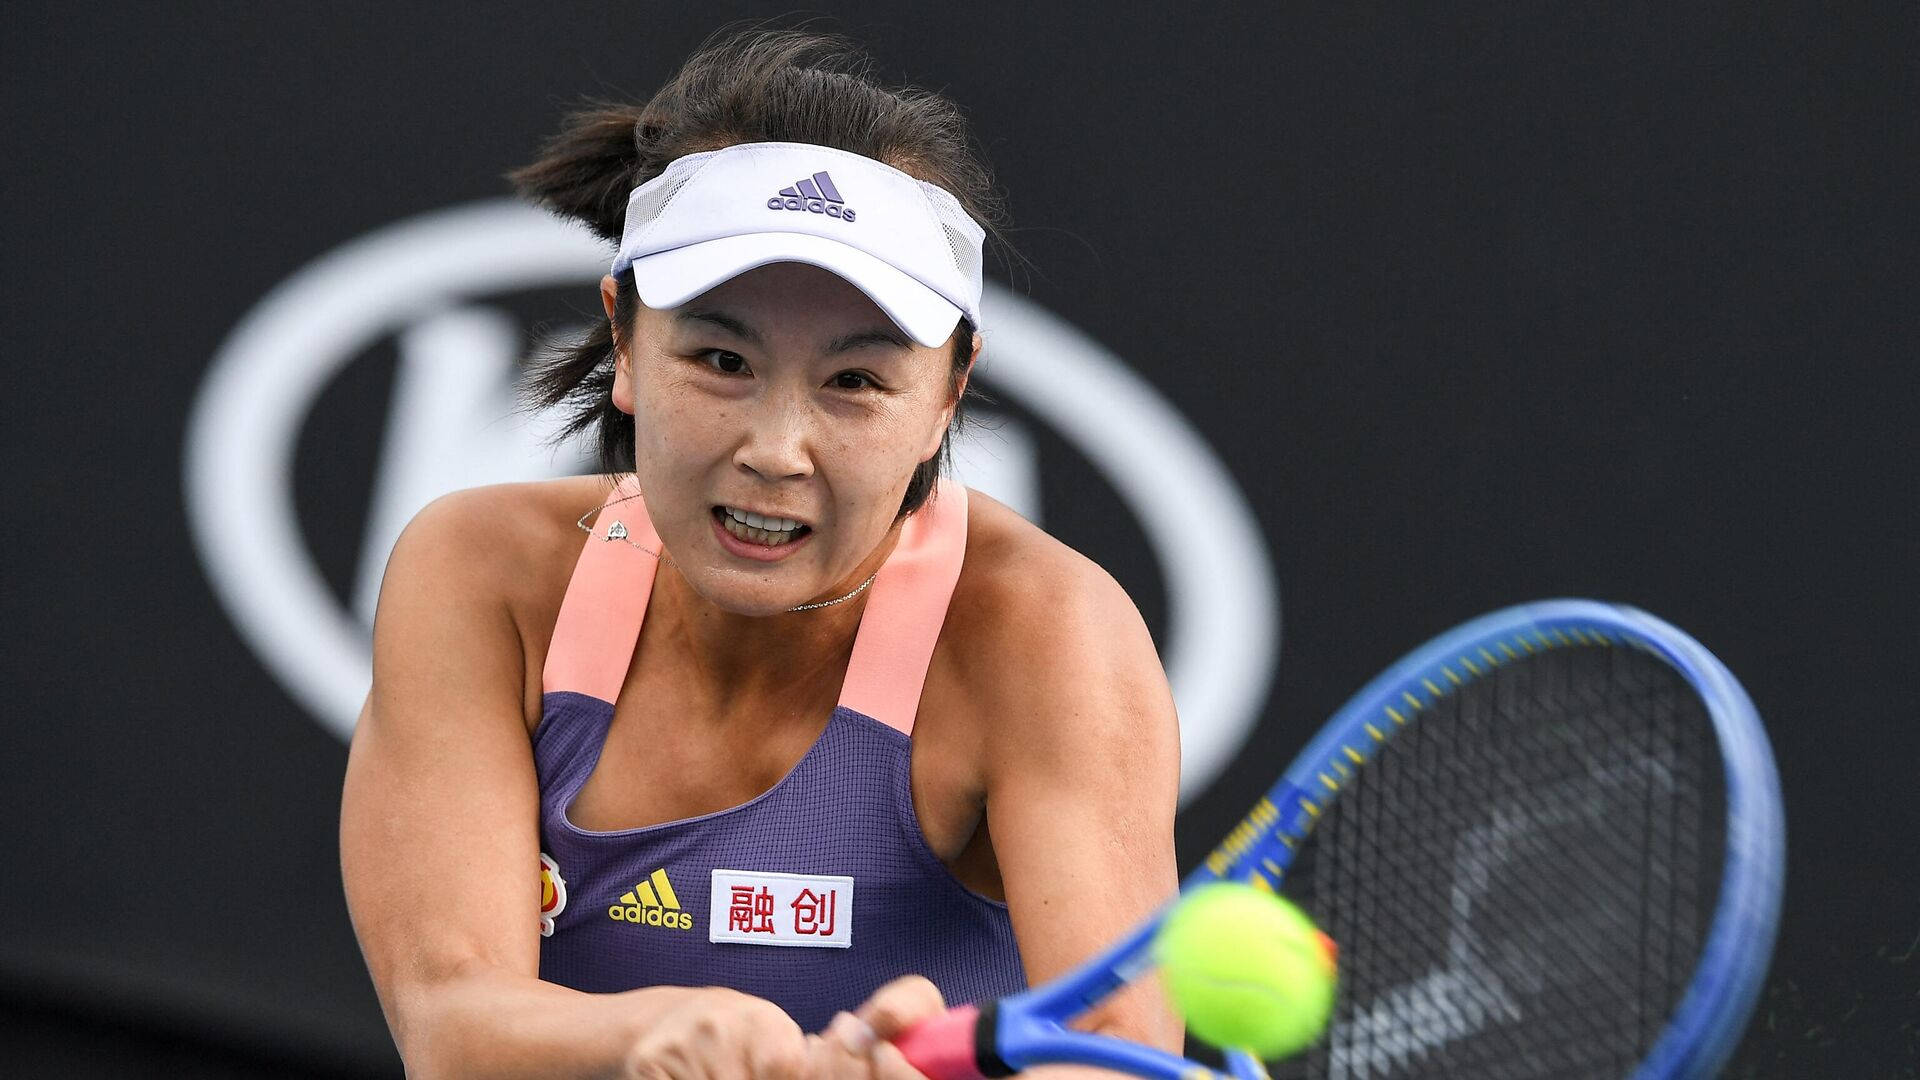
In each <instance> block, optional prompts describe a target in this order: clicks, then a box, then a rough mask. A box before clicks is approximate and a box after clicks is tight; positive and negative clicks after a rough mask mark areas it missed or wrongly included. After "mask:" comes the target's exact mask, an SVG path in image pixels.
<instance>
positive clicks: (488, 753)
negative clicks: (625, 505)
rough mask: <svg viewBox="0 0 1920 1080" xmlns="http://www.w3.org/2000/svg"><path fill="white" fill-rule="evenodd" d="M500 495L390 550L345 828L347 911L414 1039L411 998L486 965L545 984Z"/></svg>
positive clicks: (429, 513)
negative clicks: (540, 972) (541, 972)
mask: <svg viewBox="0 0 1920 1080" xmlns="http://www.w3.org/2000/svg"><path fill="white" fill-rule="evenodd" d="M504 497H505V496H503V494H502V493H501V492H500V491H499V490H498V489H494V490H484V489H483V490H481V491H473V492H459V493H456V494H454V495H451V496H447V497H445V498H443V499H441V500H438V501H436V502H435V503H433V504H432V505H430V506H428V507H427V508H426V509H425V510H423V511H421V513H420V515H419V516H418V517H416V518H415V519H414V521H413V522H412V523H411V524H410V525H408V527H407V529H406V531H405V532H404V533H403V534H402V535H401V537H400V540H399V542H398V543H397V544H396V545H395V547H394V551H393V555H392V557H391V558H390V559H389V561H388V565H387V572H386V577H385V580H384V582H383V584H382V586H381V591H380V603H379V609H378V614H377V615H376V618H375V621H374V635H373V690H372V693H371V694H370V695H369V697H368V700H367V704H366V707H365V708H364V709H363V710H362V711H361V714H360V723H359V726H358V728H357V729H356V730H355V732H354V737H353V745H352V749H351V752H350V754H349V756H348V763H347V776H346V785H345V789H344V792H343V795H342V803H341V819H340V850H341V869H342V873H343V876H344V879H345V883H346V891H347V901H348V906H349V908H350V910H351V912H352V916H353V923H354V929H355V931H356V933H357V934H358V936H359V939H360V945H361V949H362V951H363V952H364V953H365V955H366V960H367V966H368V969H369V970H370V971H371V973H372V975H373V979H374V983H375V985H376V987H377V988H378V989H379V991H380V997H381V1002H382V1005H383V1006H384V1007H385V1009H386V1011H387V1014H388V1020H389V1022H390V1024H391V1025H392V1026H393V1028H394V1033H395V1036H396V1038H397V1039H399V1040H401V1041H402V1044H403V1049H404V1041H405V1038H406V1027H407V1024H406V1020H407V1017H408V1014H409V1006H410V1004H411V1003H412V1001H413V999H414V992H415V991H417V990H419V989H421V988H423V987H427V986H430V985H431V984H432V983H434V982H435V981H437V980H440V979H443V978H446V977H448V976H451V975H455V974H458V973H461V972H463V971H465V970H468V969H469V968H470V967H471V966H472V965H476V964H478V965H486V966H489V967H493V968H498V969H502V970H506V971H510V972H513V973H518V974H526V975H535V974H537V973H538V968H539V936H538V921H537V919H536V918H535V912H536V911H537V910H538V889H539V876H538V863H537V862H536V860H537V858H538V850H539V839H538V825H537V822H538V814H539V803H538V791H537V783H536V780H535V776H534V766H533V757H532V750H531V747H530V745H529V741H528V738H527V731H526V727H525V722H524V719H523V715H522V710H523V705H522V702H523V690H524V686H523V683H524V681H525V675H524V670H525V659H524V647H523V644H522V641H521V636H520V633H519V631H518V629H517V627H516V625H515V622H514V619H513V615H512V612H511V610H510V607H509V605H508V603H507V601H506V599H505V592H504V590H503V588H502V587H500V584H499V582H500V581H501V580H502V579H501V578H500V576H499V571H500V569H501V568H502V565H503V563H510V562H511V561H512V558H513V554H512V552H510V551H506V550H503V545H505V544H506V543H508V541H506V540H503V539H502V530H500V529H499V527H498V525H499V514H500V513H501V512H502V511H503V509H504V507H503V506H502V505H501V502H502V500H503V498H504Z"/></svg>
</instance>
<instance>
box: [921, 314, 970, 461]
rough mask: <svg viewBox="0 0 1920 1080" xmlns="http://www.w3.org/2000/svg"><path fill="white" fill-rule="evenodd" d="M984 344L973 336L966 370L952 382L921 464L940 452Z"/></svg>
mask: <svg viewBox="0 0 1920 1080" xmlns="http://www.w3.org/2000/svg"><path fill="white" fill-rule="evenodd" d="M984 344H986V343H985V342H984V341H982V340H981V338H980V335H979V334H975V335H973V345H972V347H971V348H970V349H969V350H968V354H967V369H966V370H965V371H962V372H961V373H960V377H959V378H957V379H955V380H953V393H952V394H951V395H950V396H949V397H948V398H947V406H946V408H944V409H941V410H940V423H939V424H938V425H937V426H935V427H934V429H933V432H932V442H931V443H930V444H929V445H927V446H925V447H922V453H921V454H920V460H921V461H922V462H925V461H929V460H931V459H932V457H933V455H935V454H937V453H939V452H940V441H941V440H942V439H944V438H946V437H947V429H948V428H950V427H952V426H953V413H954V410H955V409H958V408H959V407H960V399H961V398H963V397H965V396H966V393H967V380H968V379H970V378H972V377H973V366H974V365H975V364H977V363H979V362H980V347H981V346H982V345H984Z"/></svg>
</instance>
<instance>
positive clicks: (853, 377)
mask: <svg viewBox="0 0 1920 1080" xmlns="http://www.w3.org/2000/svg"><path fill="white" fill-rule="evenodd" d="M827 383H828V385H830V386H832V387H833V388H834V389H835V390H874V389H878V388H879V385H880V384H879V383H876V382H874V381H873V376H871V375H869V374H867V373H866V372H864V371H843V372H841V373H840V374H838V375H835V376H834V377H833V378H831V379H829V380H827Z"/></svg>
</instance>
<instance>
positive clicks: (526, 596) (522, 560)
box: [376, 476, 609, 652]
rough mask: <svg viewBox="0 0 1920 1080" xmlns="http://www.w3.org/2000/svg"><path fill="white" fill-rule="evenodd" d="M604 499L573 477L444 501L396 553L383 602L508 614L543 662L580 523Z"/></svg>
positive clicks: (602, 490)
mask: <svg viewBox="0 0 1920 1080" xmlns="http://www.w3.org/2000/svg"><path fill="white" fill-rule="evenodd" d="M608 489H609V485H608V482H607V480H606V479H605V478H604V477H599V476H570V477H564V478H561V479H556V480H541V481H532V482H527V483H512V484H490V485H486V486H483V487H475V488H466V489H463V490H460V491H454V492H450V493H448V494H446V495H442V496H440V497H439V498H437V499H435V500H433V501H432V502H431V503H429V504H427V506H425V507H424V508H422V509H421V511H420V512H419V513H418V514H416V515H414V518H413V520H412V521H411V522H409V523H408V525H407V527H406V529H405V530H404V531H403V532H402V533H401V535H400V539H399V541H398V542H397V543H396V544H395V545H394V549H393V554H392V556H391V557H390V558H389V560H388V562H387V570H386V578H385V580H384V581H383V584H382V587H381V591H382V594H383V597H384V596H385V595H386V594H388V593H393V594H395V598H396V599H399V598H400V597H401V596H405V595H409V594H411V595H413V596H415V597H418V598H419V599H422V600H426V601H429V602H438V603H453V602H455V598H456V597H458V598H459V600H458V602H459V603H461V604H462V605H463V606H464V605H466V604H468V603H472V604H478V605H485V606H495V605H504V606H505V608H506V609H507V611H508V613H509V614H511V616H512V617H513V621H514V623H515V625H516V627H517V628H518V629H519V630H520V631H521V634H522V638H523V640H525V641H527V643H528V644H529V645H532V644H534V643H535V642H538V643H539V646H540V650H541V651H542V652H544V647H545V646H544V643H545V641H546V639H547V636H548V635H549V634H550V633H551V629H552V625H553V619H554V617H556V616H557V615H558V612H559V605H560V600H561V597H562V596H563V595H564V594H565V592H566V584H567V580H568V578H569V576H570V575H571V574H572V570H573V564H574V562H575V560H576V559H577V558H578V557H579V554H580V543H581V540H582V534H581V532H580V530H579V529H578V528H577V525H576V523H577V521H578V519H579V518H580V515H582V514H583V513H586V512H588V511H590V510H592V509H594V508H595V507H597V506H599V505H600V504H601V503H602V502H604V501H605V499H606V495H607V491H608ZM383 606H384V601H383ZM377 631H378V627H377V626H376V633H377Z"/></svg>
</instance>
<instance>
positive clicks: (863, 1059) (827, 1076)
mask: <svg viewBox="0 0 1920 1080" xmlns="http://www.w3.org/2000/svg"><path fill="white" fill-rule="evenodd" d="M843 1015H844V1014H843ZM807 1044H808V1045H807V1051H808V1053H807V1069H808V1072H807V1078H806V1080H870V1078H871V1075H872V1068H871V1066H869V1065H868V1064H867V1055H866V1054H865V1053H864V1052H863V1053H859V1054H855V1053H853V1052H852V1051H850V1050H848V1049H847V1048H846V1047H845V1046H844V1045H842V1044H841V1043H840V1042H839V1041H837V1040H835V1039H829V1038H827V1037H825V1036H821V1035H809V1036H807Z"/></svg>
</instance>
